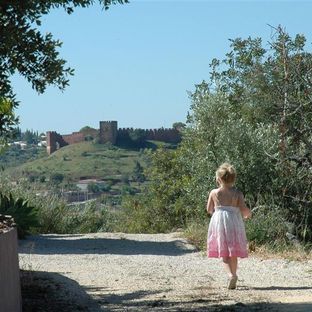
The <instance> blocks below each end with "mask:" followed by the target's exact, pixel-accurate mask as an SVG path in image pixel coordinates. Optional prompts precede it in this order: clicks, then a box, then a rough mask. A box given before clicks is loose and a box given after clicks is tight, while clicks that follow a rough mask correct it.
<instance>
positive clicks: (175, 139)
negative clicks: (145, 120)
mask: <svg viewBox="0 0 312 312" xmlns="http://www.w3.org/2000/svg"><path fill="white" fill-rule="evenodd" d="M133 131H140V132H141V133H142V134H143V135H144V139H145V140H154V141H162V142H167V143H179V142H180V141H181V133H180V132H179V131H178V130H176V129H173V128H170V129H167V128H160V129H134V128H120V129H118V138H121V139H125V138H129V133H131V132H133Z"/></svg>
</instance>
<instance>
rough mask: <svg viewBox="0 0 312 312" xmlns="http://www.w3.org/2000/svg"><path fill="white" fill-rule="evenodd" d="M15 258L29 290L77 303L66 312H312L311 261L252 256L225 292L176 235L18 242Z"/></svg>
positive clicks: (212, 267) (209, 263)
mask: <svg viewBox="0 0 312 312" xmlns="http://www.w3.org/2000/svg"><path fill="white" fill-rule="evenodd" d="M19 252H20V253H19V257H20V266H21V268H22V269H24V270H28V274H29V275H28V280H27V282H28V283H29V285H31V284H32V283H35V282H37V283H38V282H40V283H42V284H44V285H45V286H46V289H49V290H51V289H52V290H58V293H57V295H56V296H55V301H58V302H61V301H62V300H63V304H65V305H66V302H67V303H68V304H73V303H74V305H75V308H72V309H71V308H68V309H67V310H66V308H65V307H63V306H62V310H63V311H90V312H99V311H219V312H222V311H224V312H225V311H301V312H307V311H312V260H305V261H292V260H288V259H276V258H272V259H265V258H261V257H260V256H253V255H252V256H250V257H249V258H248V259H244V260H241V261H240V268H239V282H238V288H237V290H234V291H233V290H232V291H230V290H227V289H226V283H227V280H226V275H225V273H224V271H223V267H222V264H221V263H220V260H219V259H207V258H206V257H205V255H204V254H203V253H202V252H198V251H196V249H195V248H194V247H193V246H192V245H190V244H188V243H187V241H186V240H185V239H184V238H182V234H181V233H170V234H123V233H96V234H84V235H80V234H77V235H37V236H30V237H28V238H27V239H26V240H22V241H20V250H19ZM47 284H50V285H57V286H53V287H52V286H51V287H50V285H48V286H47ZM28 295H30V294H29V293H28V294H27V293H24V298H23V299H24V302H26V301H27V298H26V297H27V296H28ZM45 297H49V296H48V295H47V294H45ZM51 298H53V297H51V296H50V299H49V300H50V301H51ZM36 300H37V302H38V298H37V299H36ZM44 300H45V299H44ZM44 300H43V301H41V302H43V304H44ZM46 300H48V299H46ZM50 301H49V306H50ZM27 303H28V305H29V304H30V303H29V300H28V301H27ZM34 304H35V303H34ZM73 309H74V310H73ZM36 311H41V310H40V309H37V310H36ZM42 311H45V310H42ZM46 311H53V310H46ZM26 312H27V310H26ZM53 312H54V311H53Z"/></svg>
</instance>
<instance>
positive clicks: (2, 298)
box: [0, 228, 22, 312]
mask: <svg viewBox="0 0 312 312" xmlns="http://www.w3.org/2000/svg"><path fill="white" fill-rule="evenodd" d="M0 288H1V291H0V311H3V312H4V311H6V312H21V311H22V300H21V286H20V272H19V264H18V251H17V230H16V228H12V229H10V230H8V231H7V232H4V233H2V234H0Z"/></svg>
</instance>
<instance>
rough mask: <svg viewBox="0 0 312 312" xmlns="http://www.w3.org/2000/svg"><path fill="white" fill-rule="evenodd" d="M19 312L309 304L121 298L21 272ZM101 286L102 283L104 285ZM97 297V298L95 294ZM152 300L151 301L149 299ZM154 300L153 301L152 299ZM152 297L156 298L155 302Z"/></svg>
mask: <svg viewBox="0 0 312 312" xmlns="http://www.w3.org/2000/svg"><path fill="white" fill-rule="evenodd" d="M21 275H22V283H21V284H22V298H23V312H60V311H62V312H79V311H81V312H102V311H106V312H116V311H128V312H143V311H144V312H145V311H167V312H204V311H207V312H256V311H257V312H310V311H312V302H311V303H268V302H253V303H243V302H236V303H234V304H233V303H231V304H228V303H229V301H228V298H225V297H222V295H220V294H218V293H207V295H202V296H201V297H197V298H193V297H183V298H182V299H181V300H179V299H170V296H169V295H168V293H169V292H170V291H171V290H170V289H162V290H159V291H149V290H138V291H133V292H126V293H122V294H114V293H112V289H108V288H106V287H105V286H104V287H85V288H84V287H81V286H80V285H79V284H78V283H77V282H76V281H74V280H72V279H70V278H67V277H65V276H63V275H61V274H59V273H49V272H34V271H22V274H21ZM104 282H105V281H104ZM99 293H100V294H99ZM151 296H152V298H151ZM153 297H154V298H153ZM155 297H158V298H156V299H155Z"/></svg>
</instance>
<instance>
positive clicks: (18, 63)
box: [0, 0, 128, 134]
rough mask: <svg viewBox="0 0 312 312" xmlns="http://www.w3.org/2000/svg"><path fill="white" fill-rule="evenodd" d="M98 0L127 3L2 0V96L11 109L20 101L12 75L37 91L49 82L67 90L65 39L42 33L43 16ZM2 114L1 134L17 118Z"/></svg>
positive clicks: (0, 119) (118, 0)
mask: <svg viewBox="0 0 312 312" xmlns="http://www.w3.org/2000/svg"><path fill="white" fill-rule="evenodd" d="M95 2H99V3H100V4H101V5H102V6H103V7H104V8H105V9H108V8H109V7H110V6H111V5H114V4H117V3H120V4H124V3H128V0H98V1H95V0H58V1H49V0H47V1H46V0H40V1H39V0H24V1H18V0H0V25H1V27H0V38H1V39H0V98H1V99H3V100H1V106H2V103H4V102H2V101H6V100H7V99H8V100H10V101H11V103H12V109H11V112H13V110H14V108H16V107H17V105H18V102H17V101H16V96H15V94H14V90H13V88H12V85H11V81H10V79H11V76H12V75H13V74H14V73H19V74H20V75H21V76H23V77H24V78H25V79H26V80H27V81H28V82H29V83H30V84H31V85H32V88H33V89H34V90H36V91H37V92H38V93H43V92H44V91H45V89H46V87H47V86H48V85H54V86H56V87H58V88H59V89H60V90H64V89H65V87H66V86H67V85H68V83H69V76H70V75H73V72H74V71H73V69H72V68H70V67H68V66H67V65H66V61H65V60H64V59H62V58H61V57H60V56H59V51H58V50H59V48H60V47H61V45H62V43H61V42H60V41H59V40H57V39H54V38H53V36H52V34H51V33H47V34H42V33H41V32H40V30H39V29H38V26H40V25H41V18H42V16H43V15H46V14H48V13H49V12H50V11H51V10H52V9H55V8H62V9H64V10H65V11H66V12H67V13H68V14H71V13H72V12H74V9H75V8H77V7H83V8H86V7H89V6H91V5H93V4H94V3H95ZM8 119H9V120H7V119H6V118H4V117H2V115H1V116H0V128H1V131H2V132H1V134H4V133H5V132H6V131H9V130H10V126H11V125H12V124H11V122H12V121H14V122H15V123H16V122H17V119H14V118H12V115H10V114H9V115H8Z"/></svg>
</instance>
